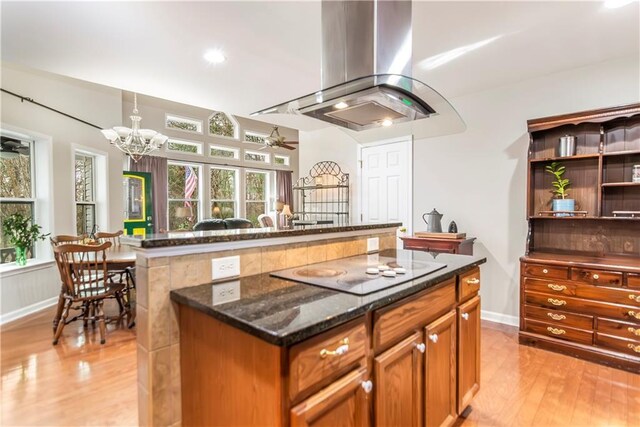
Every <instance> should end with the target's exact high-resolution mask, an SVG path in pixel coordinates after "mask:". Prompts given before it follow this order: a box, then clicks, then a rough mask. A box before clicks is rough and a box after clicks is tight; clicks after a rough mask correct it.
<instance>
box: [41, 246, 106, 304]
mask: <svg viewBox="0 0 640 427" xmlns="http://www.w3.org/2000/svg"><path fill="white" fill-rule="evenodd" d="M110 247H111V242H105V243H103V244H101V245H98V246H96V245H75V244H66V245H59V246H56V247H54V248H53V250H54V253H55V254H56V255H57V258H56V261H58V263H59V268H60V272H61V274H62V279H63V282H64V284H65V286H66V289H67V292H68V294H69V295H70V296H72V297H73V298H77V299H82V298H87V297H91V296H98V295H100V294H102V293H104V290H105V286H106V285H105V280H107V277H108V272H107V256H106V253H105V251H106V250H107V249H108V248H110Z"/></svg>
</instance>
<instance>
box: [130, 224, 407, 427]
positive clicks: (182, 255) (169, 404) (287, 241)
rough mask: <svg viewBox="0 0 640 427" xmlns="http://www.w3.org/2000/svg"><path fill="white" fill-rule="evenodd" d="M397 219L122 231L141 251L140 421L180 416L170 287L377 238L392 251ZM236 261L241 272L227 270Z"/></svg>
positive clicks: (362, 247)
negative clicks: (145, 232) (135, 232)
mask: <svg viewBox="0 0 640 427" xmlns="http://www.w3.org/2000/svg"><path fill="white" fill-rule="evenodd" d="M400 225H401V224H400V223H384V224H351V225H342V226H333V225H317V226H304V227H296V228H294V229H290V230H286V229H285V230H282V229H274V228H259V229H258V228H257V229H242V230H220V231H200V232H190V231H185V232H176V233H167V234H156V235H147V236H125V237H123V238H122V239H121V242H122V244H127V245H130V246H132V247H134V249H135V251H136V254H137V255H136V282H137V283H136V286H137V289H136V294H137V298H136V299H137V301H136V312H137V315H136V316H137V317H136V324H137V332H136V335H137V344H138V412H139V420H138V421H139V424H140V425H155V426H171V425H180V424H181V421H182V404H181V395H182V394H181V375H180V340H181V331H180V328H179V325H178V313H179V312H178V304H177V303H175V302H173V303H172V302H171V300H170V297H169V293H170V291H172V290H178V289H182V288H186V287H193V286H196V285H201V284H206V283H211V282H212V280H214V278H215V277H214V276H215V275H216V274H217V275H220V274H227V275H235V276H238V277H240V278H244V277H248V276H254V275H259V274H262V273H268V272H271V271H275V270H282V269H285V268H291V267H297V266H301V265H306V264H313V263H318V262H322V261H326V260H332V259H338V258H343V257H349V256H354V255H359V254H364V253H366V252H367V251H368V248H367V246H368V245H370V244H371V243H373V244H375V243H377V244H378V246H379V248H380V249H381V250H384V249H395V247H396V241H397V238H396V230H397V228H398V226H400ZM370 239H372V241H370ZM223 260H224V262H223ZM227 260H229V261H232V263H230V262H228V261H227ZM231 264H233V267H234V268H237V271H235V270H234V268H231V269H229V267H230V266H231ZM214 271H215V274H214ZM265 303H268V302H265Z"/></svg>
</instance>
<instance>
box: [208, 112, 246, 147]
mask: <svg viewBox="0 0 640 427" xmlns="http://www.w3.org/2000/svg"><path fill="white" fill-rule="evenodd" d="M220 113H222V114H224V115H225V116H226V117H227V118H228V119H229V121H230V122H231V123H233V136H226V135H218V134H216V133H211V118H213V116H215V115H216V114H220ZM207 135H209V136H210V137H212V138H223V139H228V140H230V141H239V140H240V123H238V121H237V120H236V119H235V117H233V114H229V113H226V112H224V111H214V112H212V113H211V114H210V115H209V117H207Z"/></svg>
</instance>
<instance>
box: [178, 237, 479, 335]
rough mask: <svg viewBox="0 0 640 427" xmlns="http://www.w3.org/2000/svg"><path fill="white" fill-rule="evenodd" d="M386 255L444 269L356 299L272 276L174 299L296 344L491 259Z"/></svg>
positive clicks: (404, 253) (182, 291) (186, 293)
mask: <svg viewBox="0 0 640 427" xmlns="http://www.w3.org/2000/svg"><path fill="white" fill-rule="evenodd" d="M380 255H381V256H390V257H395V256H397V257H398V262H401V260H406V259H412V260H416V261H420V260H423V261H435V262H439V263H444V264H447V267H445V268H444V269H442V270H439V271H437V272H434V273H432V274H429V275H427V276H424V277H420V278H417V279H414V280H412V281H410V282H407V283H404V284H401V285H398V286H394V287H391V288H387V289H384V290H382V291H379V292H375V293H371V294H369V295H364V296H357V295H351V294H347V293H344V292H339V291H333V290H329V289H325V288H320V287H316V286H312V285H306V284H303V283H298V282H294V281H289V280H284V279H279V278H277V277H272V276H270V275H269V274H268V273H266V274H261V275H256V276H249V277H244V278H240V279H237V280H233V281H228V282H223V283H218V284H204V285H199V286H194V287H190V288H184V289H180V290H174V291H171V299H172V300H173V301H175V302H177V303H179V304H184V305H187V306H190V307H193V308H195V309H197V310H200V311H202V312H203V313H206V314H208V315H210V316H213V317H215V318H216V319H218V320H221V321H223V322H225V323H228V324H229V325H232V326H234V327H236V328H239V329H241V330H243V331H245V332H248V333H250V334H252V335H254V336H256V337H259V338H261V339H263V340H264V341H267V342H269V343H271V344H275V345H278V346H291V345H293V344H296V343H298V342H300V341H303V340H305V339H307V338H309V337H311V336H313V335H317V334H319V333H322V332H324V331H326V330H328V329H330V328H333V327H335V326H337V325H340V324H342V323H345V322H348V321H349V320H352V319H355V318H357V317H359V316H361V315H363V314H364V313H365V312H367V311H369V310H372V309H376V308H379V307H383V306H386V305H388V304H391V303H393V302H395V301H398V300H400V299H402V298H404V297H406V296H409V295H411V294H415V293H416V292H419V291H421V290H423V289H427V288H430V287H433V286H435V285H437V284H439V283H441V282H443V281H445V280H447V279H449V278H451V277H454V276H456V275H457V274H459V273H461V272H464V271H466V270H468V269H470V268H472V267H475V266H477V265H480V264H483V263H485V262H486V258H483V257H478V256H466V255H449V254H436V255H437V256H435V257H434V256H433V255H431V254H430V253H427V252H419V251H405V250H398V251H395V250H387V251H383V252H381V253H380Z"/></svg>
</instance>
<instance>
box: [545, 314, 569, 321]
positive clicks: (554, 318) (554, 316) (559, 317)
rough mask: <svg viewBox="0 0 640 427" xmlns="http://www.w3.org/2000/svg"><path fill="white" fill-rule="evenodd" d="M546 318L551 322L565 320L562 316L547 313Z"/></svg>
mask: <svg viewBox="0 0 640 427" xmlns="http://www.w3.org/2000/svg"><path fill="white" fill-rule="evenodd" d="M547 316H549V317H551V318H552V319H553V320H564V319H566V318H567V316H565V315H564V314H555V313H547Z"/></svg>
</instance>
